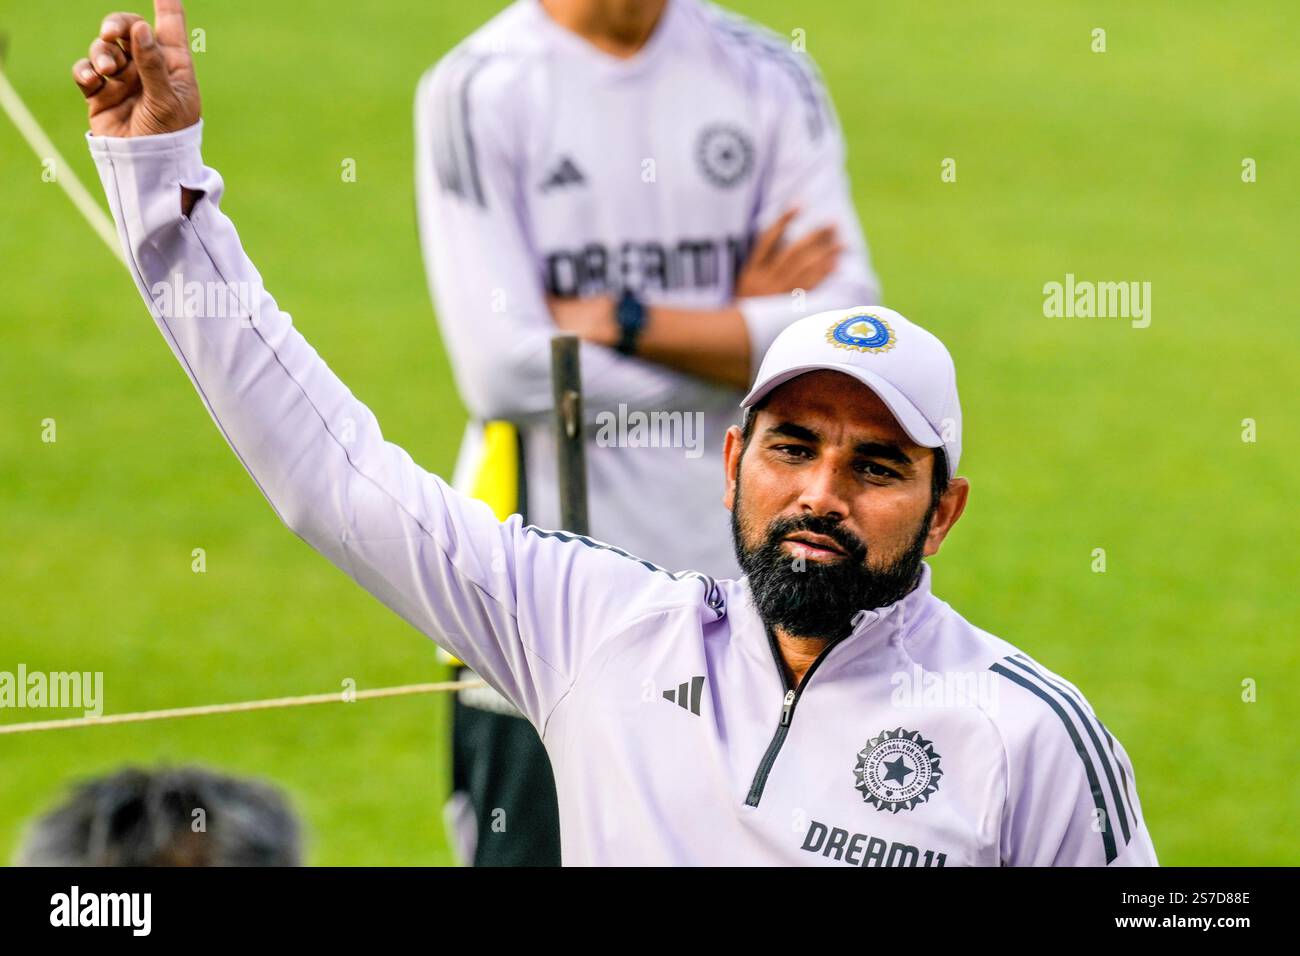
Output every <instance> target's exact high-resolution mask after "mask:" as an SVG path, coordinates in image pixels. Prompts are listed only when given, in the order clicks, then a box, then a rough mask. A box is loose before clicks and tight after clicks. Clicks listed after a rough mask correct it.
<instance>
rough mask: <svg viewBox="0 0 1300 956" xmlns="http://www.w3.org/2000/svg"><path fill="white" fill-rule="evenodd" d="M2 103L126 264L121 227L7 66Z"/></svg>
mask: <svg viewBox="0 0 1300 956" xmlns="http://www.w3.org/2000/svg"><path fill="white" fill-rule="evenodd" d="M0 107H2V108H3V109H4V111H5V112H6V113H7V114H8V115H9V119H11V120H13V124H14V126H16V127H18V132H20V133H21V134H22V135H23V139H25V140H27V145H29V146H30V147H31V148H32V149H33V150H34V151H35V152H36V155H37V156H39V157H40V158H41V159H43V160H44V159H52V160H54V162H55V167H54V181H55V182H57V183H58V184H59V185H60V186H62V187H63V191H64V192H65V193H67V194H68V198H69V199H71V200H72V204H73V205H74V206H76V207H77V209H78V210H79V211H80V212H81V214H82V215H83V216H84V217H85V218H86V222H87V223H89V224H90V228H91V229H94V230H95V232H96V234H97V235H98V236H99V238H101V239H103V240H104V244H105V245H107V246H108V248H109V250H110V251H111V252H112V253H113V255H115V256H116V257H117V261H118V262H120V263H122V265H126V256H125V254H124V253H123V252H122V244H121V243H120V242H118V241H117V227H116V226H115V225H113V220H111V219H109V218H108V214H107V213H106V212H104V210H103V209H102V208H100V206H99V204H98V203H96V202H95V200H93V199H92V198H90V193H88V192H87V191H86V187H85V186H83V185H82V184H81V180H80V179H78V178H77V174H76V173H74V172H73V171H72V167H71V166H69V165H68V164H67V163H66V162H64V160H63V157H62V156H61V155H60V154H59V151H58V150H57V149H55V148H54V143H53V142H51V141H50V138H49V137H48V136H46V135H45V130H43V129H41V124H40V123H38V122H36V117H34V116H33V115H32V113H31V110H29V109H28V108H27V104H25V103H24V102H23V101H22V98H21V97H19V95H18V91H17V90H15V89H14V88H13V84H11V83H10V82H9V79H8V77H6V76H5V74H4V70H3V69H0Z"/></svg>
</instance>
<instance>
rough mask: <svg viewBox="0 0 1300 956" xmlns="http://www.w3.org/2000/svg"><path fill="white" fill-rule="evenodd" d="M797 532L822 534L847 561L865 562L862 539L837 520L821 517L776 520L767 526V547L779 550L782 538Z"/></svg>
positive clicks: (865, 547) (811, 516) (864, 548)
mask: <svg viewBox="0 0 1300 956" xmlns="http://www.w3.org/2000/svg"><path fill="white" fill-rule="evenodd" d="M799 531H807V532H809V533H811V534H824V535H825V536H826V537H828V538H830V539H831V540H832V541H834V542H835V543H836V544H837V545H839V546H840V549H841V550H842V551H843V552H844V553H845V555H847V556H848V559H849V560H850V561H853V562H854V563H860V562H865V561H866V560H867V546H866V544H865V543H864V542H863V541H862V539H861V538H859V537H858V536H857V535H855V534H854V533H853V532H852V531H849V530H848V529H847V528H845V527H843V526H842V524H841V523H840V521H839V520H838V519H835V518H827V517H824V516H822V515H799V516H798V517H794V516H790V517H786V518H777V519H776V520H775V521H773V522H772V523H771V524H770V525H768V529H767V546H768V547H769V548H779V547H780V545H781V541H782V539H783V538H786V537H788V536H790V535H792V534H795V533H796V532H799Z"/></svg>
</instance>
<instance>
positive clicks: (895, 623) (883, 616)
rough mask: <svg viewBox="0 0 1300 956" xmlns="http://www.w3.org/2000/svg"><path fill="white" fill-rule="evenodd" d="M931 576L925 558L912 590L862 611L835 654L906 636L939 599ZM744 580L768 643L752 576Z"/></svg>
mask: <svg viewBox="0 0 1300 956" xmlns="http://www.w3.org/2000/svg"><path fill="white" fill-rule="evenodd" d="M931 576H932V575H931V571H930V565H929V564H928V563H926V562H925V561H922V562H921V567H920V570H919V571H918V572H917V576H916V584H914V585H913V586H912V590H910V591H908V592H907V593H906V594H905V595H903V596H902V597H901V598H899V599H898V600H897V601H895V602H894V603H893V604H886V605H885V606H884V607H878V608H867V609H864V610H861V611H859V612H858V614H857V623H856V624H855V625H854V627H853V630H852V631H851V632H850V633H849V635H848V636H847V637H845V638H843V639H842V640H840V641H838V642H836V644H835V645H834V646H835V653H836V656H837V657H848V656H852V657H857V656H859V655H861V654H864V653H868V652H870V651H872V650H876V649H878V648H880V647H882V646H884V645H885V644H887V643H889V641H890V639H891V638H895V639H906V638H907V636H908V635H910V634H911V633H912V632H913V631H915V629H916V628H917V627H918V626H919V625H920V624H921V623H922V622H923V621H924V620H925V619H926V618H927V617H929V615H930V612H931V611H932V610H933V608H934V606H935V605H936V604H937V603H939V602H938V599H937V598H936V597H935V596H934V594H933V593H932V592H931V590H930V586H931ZM741 580H742V581H743V583H744V587H745V599H746V603H747V604H748V605H749V607H748V611H749V613H750V614H752V615H754V618H755V621H756V623H757V624H758V628H757V631H758V634H760V635H762V636H763V643H764V644H765V645H766V644H767V643H768V638H767V636H766V634H767V626H766V624H765V623H764V622H763V620H762V619H761V618H760V617H759V615H758V609H757V608H756V607H755V606H754V596H753V592H752V591H751V590H750V588H749V578H748V577H745V578H742V579H741ZM762 653H763V655H764V656H770V653H771V652H770V649H769V648H767V647H764V648H762Z"/></svg>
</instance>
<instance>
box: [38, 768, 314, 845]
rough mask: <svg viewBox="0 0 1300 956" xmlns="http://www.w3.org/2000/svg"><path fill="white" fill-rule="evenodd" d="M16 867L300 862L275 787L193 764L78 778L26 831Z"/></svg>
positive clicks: (295, 832) (294, 831)
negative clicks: (61, 800) (66, 796)
mask: <svg viewBox="0 0 1300 956" xmlns="http://www.w3.org/2000/svg"><path fill="white" fill-rule="evenodd" d="M14 862H15V864H16V865H18V866H301V865H302V827H301V826H300V824H299V822H298V819H297V817H296V816H295V815H294V813H293V810H292V809H291V808H290V806H289V803H288V801H287V800H286V799H285V797H284V795H283V794H281V793H280V791H279V790H277V789H276V788H274V787H272V786H270V785H269V784H266V783H262V782H260V781H257V780H241V779H239V778H236V777H230V776H226V775H224V774H218V773H215V772H213V771H211V770H205V769H203V768H200V767H178V768H175V769H159V770H141V769H138V768H134V767H127V768H124V769H122V770H119V771H117V772H116V773H113V774H111V775H109V776H107V777H99V778H96V779H94V780H89V781H86V782H83V783H80V784H78V785H77V786H76V787H75V788H74V790H73V792H72V795H71V797H70V798H69V799H68V800H67V802H66V803H63V804H61V805H60V806H58V807H56V808H55V809H54V810H51V811H50V812H49V813H47V814H45V815H44V816H42V817H41V818H40V819H38V820H37V821H36V822H35V823H33V824H32V825H31V828H30V829H29V831H28V832H27V834H26V836H25V838H24V840H23V841H22V843H21V845H20V847H19V850H18V853H17V856H16V857H15V860H14Z"/></svg>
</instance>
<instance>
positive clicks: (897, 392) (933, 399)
mask: <svg viewBox="0 0 1300 956" xmlns="http://www.w3.org/2000/svg"><path fill="white" fill-rule="evenodd" d="M822 369H828V370H830V371H833V372H843V373H844V374H845V375H851V376H853V377H854V378H856V379H857V380H858V381H859V382H861V383H862V384H863V385H865V386H867V388H869V389H871V390H872V391H873V392H875V393H876V394H877V395H878V396H879V397H880V400H881V401H882V402H884V403H885V405H886V406H887V407H888V408H889V410H890V411H891V412H892V413H893V415H894V418H896V419H897V420H898V424H899V425H901V426H902V427H903V431H905V432H907V434H908V436H909V437H910V438H911V439H912V441H914V442H916V443H917V444H918V445H924V446H925V447H927V448H939V447H941V446H942V448H943V450H944V454H945V455H946V456H947V459H948V477H949V478H952V477H953V476H954V475H956V474H957V461H958V459H960V458H961V404H960V403H959V402H958V401H957V369H956V367H955V366H954V365H953V362H952V356H951V355H949V354H948V349H947V348H946V347H945V346H944V344H943V343H942V342H940V341H939V340H938V339H937V338H936V337H935V336H934V335H932V334H931V333H929V332H927V331H926V330H925V329H923V328H921V327H920V326H919V325H917V324H915V323H914V322H910V321H908V320H907V319H905V318H903V316H901V315H899V314H898V313H897V312H895V311H894V310H893V309H886V308H882V307H880V306H876V305H872V306H863V307H861V308H856V309H836V310H835V311H832V312H818V313H817V314H816V315H810V316H808V317H807V318H803V319H800V320H799V321H798V322H795V323H793V324H792V325H789V326H787V327H786V329H785V330H784V331H783V332H782V333H781V334H780V335H778V336H777V337H776V341H775V342H773V343H772V345H771V347H770V348H769V349H768V350H767V354H766V355H764V356H763V364H762V366H761V367H760V368H759V370H758V377H757V378H756V379H755V380H754V387H753V388H752V389H750V392H749V394H748V395H746V396H745V400H744V401H743V402H741V403H740V405H741V407H742V408H750V407H751V406H753V405H755V404H756V403H758V402H759V401H761V400H762V399H763V397H764V396H766V395H767V394H769V393H770V392H771V391H772V390H773V389H774V388H776V387H777V386H779V385H784V384H785V383H786V382H788V381H790V380H791V379H792V378H797V377H798V376H800V375H803V374H804V373H805V372H815V371H819V370H822Z"/></svg>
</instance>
